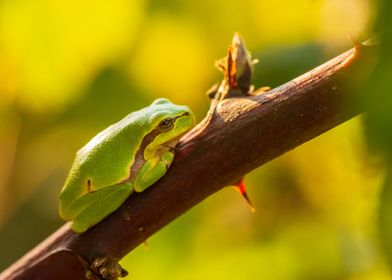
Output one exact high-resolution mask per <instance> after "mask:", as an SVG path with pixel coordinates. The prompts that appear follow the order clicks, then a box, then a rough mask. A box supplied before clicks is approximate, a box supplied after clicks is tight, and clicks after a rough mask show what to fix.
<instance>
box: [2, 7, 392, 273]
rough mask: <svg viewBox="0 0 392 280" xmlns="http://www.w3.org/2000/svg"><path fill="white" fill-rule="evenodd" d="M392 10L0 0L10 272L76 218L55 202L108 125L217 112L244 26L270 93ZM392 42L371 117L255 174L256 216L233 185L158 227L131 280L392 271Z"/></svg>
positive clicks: (132, 263) (371, 99) (139, 253)
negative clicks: (158, 104)
mask: <svg viewBox="0 0 392 280" xmlns="http://www.w3.org/2000/svg"><path fill="white" fill-rule="evenodd" d="M388 5H391V4H389V3H388V1H385V2H382V1H371V0H345V1H339V0H297V1H289V0H281V1H266V0H265V1H260V0H241V1H230V2H228V1H223V0H217V1H205V0H199V1H181V0H169V1H158V0H155V1H153V0H150V1H147V0H145V1H131V0H113V1H101V0H96V1H91V0H85V1H75V0H69V1H51V0H35V1H33V0H0V252H1V256H0V270H2V269H5V268H6V267H7V266H8V265H10V264H11V263H12V262H13V261H15V260H17V259H18V258H19V257H20V256H22V255H23V254H24V253H25V252H27V251H28V250H29V249H30V248H32V247H33V246H34V245H35V244H37V243H38V242H39V241H41V240H43V239H44V238H45V237H46V236H48V235H49V234H50V233H51V232H53V231H54V230H56V229H57V228H58V227H59V226H61V225H62V223H63V222H62V221H61V220H60V218H59V217H58V214H57V203H58V199H57V195H58V193H59V191H60V189H61V187H62V184H63V182H64V180H65V178H66V176H67V172H68V170H69V168H70V165H71V163H72V160H73V155H74V153H75V151H76V150H77V149H78V148H79V147H81V146H82V145H83V144H85V143H86V142H87V141H88V140H89V139H90V138H91V137H92V136H94V135H95V134H96V133H97V132H98V131H100V130H101V129H103V128H105V127H106V126H108V125H109V124H111V123H113V122H115V121H117V120H118V119H120V118H121V117H123V116H124V115H126V114H128V113H129V112H131V111H133V110H136V109H139V108H141V107H144V106H146V105H148V104H149V103H150V102H151V101H153V100H154V99H155V98H157V97H167V98H170V99H171V100H172V101H173V102H176V103H180V104H186V105H189V106H190V107H191V108H192V109H193V111H194V112H195V113H196V114H197V116H198V120H200V119H202V118H203V116H204V115H205V113H206V111H207V108H208V100H207V98H206V97H205V95H204V93H205V91H206V90H207V89H208V88H209V87H210V86H211V85H212V84H213V83H215V82H218V81H219V80H220V79H221V74H220V73H219V72H218V71H217V70H216V69H215V68H214V66H213V62H214V60H216V59H218V58H220V57H223V56H224V55H225V54H226V49H227V46H228V44H229V42H230V41H231V37H232V35H233V33H234V32H235V31H238V32H240V33H241V34H242V36H243V37H244V38H245V40H246V42H247V45H248V48H249V49H250V50H251V51H252V54H253V56H254V57H256V58H259V59H260V63H259V64H257V65H256V67H255V71H256V72H255V81H254V84H255V86H256V88H257V87H260V86H266V85H268V86H271V87H274V86H277V85H280V84H281V83H284V82H286V81H288V80H290V79H292V78H294V77H296V76H297V75H299V74H302V73H303V72H305V71H307V70H310V69H312V68H313V67H315V66H317V65H319V64H320V63H322V62H324V61H326V60H328V59H329V58H332V57H334V56H335V55H337V54H339V53H340V52H341V51H343V50H346V49H348V48H350V47H351V41H350V40H349V39H348V38H347V34H351V35H352V36H353V37H354V38H359V39H366V38H367V37H369V36H371V35H372V34H373V33H374V32H375V31H379V30H384V29H385V28H387V27H388V25H389V22H388V20H390V19H389V15H391V14H390V13H389V12H390V11H391V8H390V6H388ZM388 36H390V35H384V39H385V40H384V42H385V45H383V47H382V48H381V52H380V55H381V58H380V61H381V63H380V64H379V65H378V67H377V68H376V71H375V74H374V75H373V76H372V78H371V79H370V82H369V84H368V85H367V86H366V87H365V90H364V92H365V93H367V94H362V95H361V93H358V96H359V97H360V96H365V97H364V98H363V100H364V102H366V103H367V104H368V105H369V107H370V108H371V109H370V113H369V114H368V115H366V116H365V117H357V118H355V119H353V120H350V121H348V122H347V123H345V124H343V125H341V126H339V127H337V128H335V129H333V130H331V131H329V132H328V133H325V134H324V135H322V136H320V137H318V138H317V139H314V140H312V141H310V142H308V143H306V144H304V145H302V146H301V147H299V148H297V149H296V150H294V151H291V152H289V153H287V154H286V155H284V156H282V157H280V158H279V159H276V160H274V161H273V162H270V163H269V164H267V165H265V166H263V167H261V168H259V169H257V170H255V171H254V172H252V173H251V174H249V176H247V177H246V182H247V185H248V192H249V194H250V196H251V197H252V200H253V202H254V204H255V206H256V208H257V211H256V213H255V214H252V213H251V212H250V211H249V209H248V208H247V206H246V204H245V202H244V201H243V199H242V198H241V197H240V196H239V195H238V193H237V192H236V191H235V190H234V189H233V188H226V189H224V190H223V191H221V192H219V193H218V194H216V195H214V196H212V197H210V198H208V199H207V200H206V201H204V202H203V203H201V204H199V205H198V206H197V207H195V208H194V209H192V210H191V211H189V212H188V213H186V214H185V215H183V216H182V217H180V218H179V219H177V220H176V221H175V222H174V223H172V224H170V225H169V226H167V227H166V228H164V229H163V230H161V231H160V232H158V233H157V234H155V235H154V236H153V237H151V238H150V239H149V240H148V246H147V247H146V246H143V245H142V246H140V247H139V248H137V249H136V250H134V251H133V252H131V254H129V255H128V256H127V257H126V258H125V259H124V260H123V261H122V264H123V265H124V266H125V268H126V269H128V270H129V271H130V274H131V277H129V279H227V280H230V279H233V280H234V279H239V278H241V279H271V280H283V279H287V280H289V279H301V280H302V279H303V280H307V279H321V280H322V279H355V280H359V279H360V280H363V279H381V280H383V279H392V277H391V274H390V272H389V266H388V260H390V259H392V258H391V256H392V244H391V243H392V223H391V222H390V221H391V217H390V214H389V213H392V190H391V188H389V187H388V186H389V184H390V183H391V182H392V179H391V178H390V176H389V173H388V172H387V171H388V170H389V168H388V162H389V161H390V160H389V158H390V157H391V155H392V130H391V129H390V128H391V127H392V113H391V112H390V111H391V110H390V107H391V106H390V105H391V104H392V96H389V95H388V93H392V89H391V88H390V87H391V86H390V85H389V84H388V83H387V82H388V80H390V77H391V76H392V70H391V69H392V68H391V67H390V66H391V64H392V63H391V60H392V57H391V54H389V51H388V50H390V49H392V46H391V42H392V40H391V38H390V37H388ZM370 93H371V94H370ZM364 119H365V121H364ZM389 134H391V135H389ZM368 142H370V143H372V145H370V148H369V145H368ZM383 154H384V155H385V156H383ZM315 163H316V164H315ZM383 185H384V186H385V187H384V188H383ZM380 201H381V203H380ZM379 209H381V211H379ZM379 222H380V223H379ZM380 233H381V234H380ZM380 237H381V238H380ZM389 237H391V238H390V240H389ZM384 249H386V250H384Z"/></svg>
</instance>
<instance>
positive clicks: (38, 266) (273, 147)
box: [0, 46, 374, 280]
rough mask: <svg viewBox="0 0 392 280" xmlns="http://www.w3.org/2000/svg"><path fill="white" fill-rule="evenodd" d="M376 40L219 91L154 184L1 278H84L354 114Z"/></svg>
mask: <svg viewBox="0 0 392 280" xmlns="http://www.w3.org/2000/svg"><path fill="white" fill-rule="evenodd" d="M373 48H374V47H361V48H359V47H358V46H357V48H354V49H351V50H349V51H347V52H345V53H343V54H341V55H339V56H338V57H336V58H334V59H332V60H330V61H328V62H327V63H325V64H323V65H321V66H319V67H317V68H316V69H314V70H312V71H310V72H308V73H306V74H304V75H302V76H300V77H298V78H296V79H294V80H292V81H290V82H288V83H286V84H284V85H282V86H280V87H278V88H275V89H272V90H270V91H268V92H267V93H264V94H262V95H258V96H249V97H237V98H227V99H224V100H223V101H222V102H220V103H219V105H218V106H217V107H216V112H215V114H214V116H213V117H212V118H206V119H205V120H203V121H202V122H201V123H200V124H199V125H198V126H197V127H196V128H195V129H194V130H193V131H191V132H190V133H188V134H187V135H186V136H185V137H184V138H183V139H182V140H181V143H180V146H179V150H178V152H177V154H176V158H175V161H174V163H173V165H172V167H171V168H170V170H169V172H168V173H167V175H165V176H164V177H163V178H162V179H161V180H160V181H159V182H157V183H156V184H155V186H153V187H151V188H149V189H148V190H146V191H144V192H143V193H135V194H132V195H131V196H130V197H129V199H128V200H127V201H126V202H125V203H124V204H123V205H122V206H121V207H120V208H119V209H118V210H117V211H115V212H114V213H113V214H111V215H110V216H109V217H108V218H106V219H105V220H103V221H102V222H101V223H99V224H98V225H96V226H94V227H93V228H91V229H90V230H88V231H87V232H85V233H82V234H75V233H73V232H72V231H70V229H69V225H68V224H66V225H64V226H63V227H62V228H60V229H59V230H58V231H57V232H55V233H54V234H53V235H52V236H50V237H48V238H47V239H46V240H45V241H43V242H42V243H41V244H40V245H38V246H37V247H36V248H34V249H33V250H32V251H30V252H29V253H28V254H27V255H25V256H24V257H23V258H21V259H20V260H19V261H17V262H16V263H15V264H14V265H12V266H11V267H10V268H8V269H7V270H6V271H4V272H3V273H2V274H1V275H0V279H1V280H4V279H8V280H10V279H13V280H14V279H29V280H31V279H85V277H84V276H85V273H86V269H87V267H88V263H91V262H92V260H94V259H95V258H97V257H101V256H110V257H111V258H113V259H114V260H119V259H121V258H122V257H123V256H125V255H126V254H127V253H129V252H130V251H131V250H132V249H134V248H135V247H136V246H138V245H139V244H141V243H142V242H144V241H145V240H146V239H147V238H148V237H149V236H151V235H152V234H153V233H155V232H157V231H158V230H159V229H161V228H162V227H164V226H165V225H167V224H168V223H170V222H171V221H173V220H174V219H175V218H177V217H179V216H180V215H181V214H182V213H184V212H186V211H187V210H189V209H190V208H191V207H193V206H195V205H197V204H198V203H199V202H201V201H202V200H203V199H205V198H206V197H208V196H210V195H211V194H213V193H215V192H217V191H218V190H220V189H222V188H223V187H225V186H228V185H231V184H233V183H234V182H236V181H238V180H239V178H241V177H242V176H244V175H245V174H246V173H248V172H250V171H251V170H253V169H254V168H256V167H258V166H260V165H262V164H264V163H266V162H268V161H270V160H272V159H274V158H276V157H278V156H279V155H281V154H283V153H285V152H287V151H289V150H291V149H294V148H295V147H297V146H299V145H301V144H302V143H304V142H306V141H308V140H310V139H312V138H314V137H316V136H318V135H320V134H321V133H323V132H325V131H327V130H329V129H331V128H333V127H335V126H337V125H339V124H341V123H343V122H345V121H346V120H348V119H350V118H352V117H353V116H355V115H357V114H359V113H360V112H361V109H360V108H359V107H358V106H356V107H355V106H348V104H350V103H352V100H355V98H358V97H357V93H358V92H357V88H355V87H353V85H356V84H358V82H357V81H359V80H360V79H362V78H363V77H362V72H363V71H364V69H368V68H369V67H367V66H366V67H367V68H366V67H365V68H364V67H361V66H364V65H367V64H366V63H365V61H367V58H368V57H370V56H371V55H370V52H372V50H373ZM358 50H360V52H358ZM348 81H353V82H348ZM352 98H353V99H352ZM3 253H4V252H3Z"/></svg>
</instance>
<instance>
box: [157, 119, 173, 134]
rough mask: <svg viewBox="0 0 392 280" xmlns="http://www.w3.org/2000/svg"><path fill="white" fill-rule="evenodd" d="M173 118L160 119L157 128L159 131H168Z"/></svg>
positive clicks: (171, 125)
mask: <svg viewBox="0 0 392 280" xmlns="http://www.w3.org/2000/svg"><path fill="white" fill-rule="evenodd" d="M173 124H174V123H173V119H169V118H168V119H164V120H161V122H160V123H159V130H160V131H169V130H171V129H172V128H173Z"/></svg>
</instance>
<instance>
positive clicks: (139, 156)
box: [128, 128, 160, 182]
mask: <svg viewBox="0 0 392 280" xmlns="http://www.w3.org/2000/svg"><path fill="white" fill-rule="evenodd" d="M159 133H160V131H159V128H155V129H154V130H152V131H151V132H150V133H148V134H147V135H146V136H145V137H144V138H143V141H142V143H141V144H140V147H139V149H138V150H137V152H136V154H135V159H134V160H133V164H132V166H131V170H130V174H129V177H128V180H130V181H131V182H133V180H134V179H135V178H136V175H137V174H138V172H139V171H140V169H141V168H142V167H143V165H144V163H145V162H146V160H145V159H144V155H143V154H144V150H145V149H146V147H147V146H148V145H149V144H150V143H151V142H152V141H153V140H154V139H155V137H157V136H158V134H159Z"/></svg>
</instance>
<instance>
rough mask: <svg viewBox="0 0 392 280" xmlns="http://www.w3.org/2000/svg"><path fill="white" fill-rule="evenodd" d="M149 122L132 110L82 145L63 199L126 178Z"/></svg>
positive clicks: (65, 186)
mask: <svg viewBox="0 0 392 280" xmlns="http://www.w3.org/2000/svg"><path fill="white" fill-rule="evenodd" d="M138 113H139V114H138ZM146 121H148V119H146V118H145V117H144V116H143V114H140V111H139V112H134V113H131V114H129V115H128V116H126V117H125V118H123V119H122V120H120V121H119V122H117V123H115V124H113V125H111V126H109V127H108V128H106V129H105V130H103V131H101V132H100V133H99V134H97V135H96V136H95V137H94V138H93V139H91V140H90V141H89V142H88V143H87V144H86V145H85V146H83V147H82V148H81V149H80V150H79V151H78V152H77V153H76V156H75V160H74V162H73V164H72V168H71V170H70V173H69V175H68V178H67V180H66V182H65V185H64V187H63V190H62V192H61V194H60V200H61V198H62V197H64V196H68V199H72V200H74V199H77V198H78V197H81V196H83V195H84V194H87V193H88V192H92V191H96V190H99V189H101V188H104V187H108V186H111V185H114V184H117V183H119V182H121V181H123V180H125V179H127V178H128V176H129V172H130V168H131V165H132V163H133V160H134V154H135V151H136V150H137V149H138V148H139V146H140V143H141V140H142V137H143V136H142V135H144V134H145V133H146V132H145V131H144V128H145V127H147V126H146Z"/></svg>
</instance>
